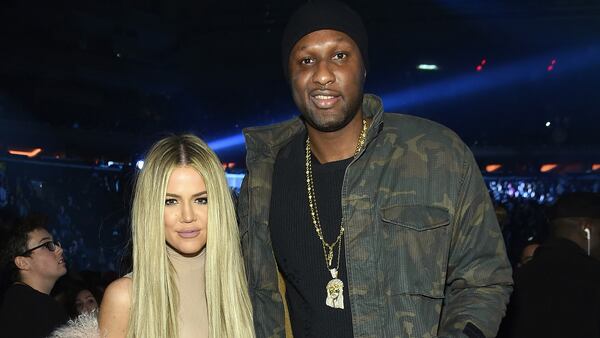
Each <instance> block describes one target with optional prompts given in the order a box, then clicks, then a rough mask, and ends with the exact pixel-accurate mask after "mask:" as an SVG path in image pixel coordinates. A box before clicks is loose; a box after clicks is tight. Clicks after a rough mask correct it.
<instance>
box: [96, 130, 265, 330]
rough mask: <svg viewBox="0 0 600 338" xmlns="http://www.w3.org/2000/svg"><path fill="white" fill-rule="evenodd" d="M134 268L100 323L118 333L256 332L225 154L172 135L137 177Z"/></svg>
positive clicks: (107, 301)
mask: <svg viewBox="0 0 600 338" xmlns="http://www.w3.org/2000/svg"><path fill="white" fill-rule="evenodd" d="M131 214H132V215H131V216H132V239H133V271H132V273H131V274H129V275H127V276H125V277H123V278H120V279H118V280H116V281H114V282H113V283H112V284H111V285H109V287H108V288H107V290H106V292H105V294H104V298H103V302H102V306H101V307H100V315H99V328H100V332H101V334H103V335H106V337H107V338H113V337H137V338H143V337H156V338H161V337H165V338H171V337H181V338H187V337H212V338H217V337H254V327H253V324H252V308H251V303H250V300H249V297H248V292H247V284H246V278H245V273H244V266H243V260H242V256H241V250H240V244H239V243H240V241H239V233H238V228H237V223H236V217H235V211H234V207H233V201H232V198H231V194H230V191H229V188H228V186H227V182H226V180H225V175H224V172H223V168H222V166H221V163H220V162H219V160H218V158H217V156H216V155H215V154H214V153H213V152H212V151H211V150H210V149H209V148H208V146H207V145H206V144H205V143H204V142H202V141H201V140H200V139H199V138H197V137H195V136H193V135H181V136H170V137H167V138H164V139H162V140H160V141H159V142H157V143H156V144H155V145H154V146H153V147H152V148H151V149H150V152H149V153H148V155H147V157H146V159H145V163H144V168H143V170H141V172H140V173H139V176H138V177H137V181H136V185H135V192H134V199H133V210H132V213H131Z"/></svg>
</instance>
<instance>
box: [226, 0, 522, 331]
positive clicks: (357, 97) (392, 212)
mask: <svg viewBox="0 0 600 338" xmlns="http://www.w3.org/2000/svg"><path fill="white" fill-rule="evenodd" d="M282 55H283V59H282V62H283V66H284V71H285V74H286V77H287V79H288V80H289V84H290V87H291V90H292V96H293V98H294V102H295V103H296V105H297V107H298V109H299V110H300V113H301V116H300V117H299V118H295V119H293V120H291V121H287V122H284V123H281V124H277V125H273V126H267V127H258V128H249V129H247V130H245V136H246V145H247V168H248V175H247V176H246V177H245V179H244V183H243V185H242V189H241V195H240V200H239V208H238V211H239V217H240V227H241V234H242V246H243V249H244V253H245V260H246V262H245V263H246V268H247V274H248V279H249V287H250V296H251V299H252V302H253V306H254V316H255V328H256V334H257V337H283V336H287V337H289V336H291V334H292V332H293V336H294V337H296V338H299V337H353V336H354V337H434V336H443V337H493V336H494V335H495V333H496V330H497V329H498V325H499V323H500V319H501V318H502V315H503V313H504V310H505V306H506V302H507V301H508V297H509V294H510V290H511V287H510V285H511V283H512V279H511V269H510V265H509V263H508V260H507V258H506V254H505V248H504V243H503V240H502V236H501V234H500V229H499V227H498V224H497V221H496V217H495V215H494V209H493V206H492V204H491V202H490V200H489V196H488V192H487V189H486V187H485V185H484V183H483V180H482V178H481V174H480V172H479V169H478V167H477V164H476V163H475V161H474V159H473V156H472V155H471V152H470V151H469V150H468V148H467V147H466V146H465V145H464V144H463V143H462V142H461V141H460V139H459V138H458V137H457V136H456V135H455V134H454V133H452V132H451V131H449V130H448V129H446V128H444V127H442V126H440V125H438V124H435V123H433V122H430V121H426V120H423V119H420V118H416V117H411V116H404V115H396V114H385V113H383V106H382V102H381V100H380V99H379V98H378V97H376V96H374V95H370V94H363V85H364V81H365V78H366V75H367V70H368V58H367V35H366V32H365V29H364V26H363V24H362V22H361V20H360V18H359V17H358V16H357V15H356V14H355V13H354V12H353V11H352V10H350V9H349V8H348V7H346V6H345V5H343V4H341V3H339V2H309V3H307V4H305V5H304V6H302V7H301V8H300V9H299V10H298V11H297V12H296V13H295V14H294V15H293V16H292V18H291V20H290V22H289V24H288V26H287V28H286V30H285V32H284V37H283V43H282ZM282 295H283V296H282ZM284 324H285V325H284ZM289 324H291V328H290V325H289Z"/></svg>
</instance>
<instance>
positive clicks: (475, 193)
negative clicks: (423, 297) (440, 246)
mask: <svg viewBox="0 0 600 338" xmlns="http://www.w3.org/2000/svg"><path fill="white" fill-rule="evenodd" d="M464 148H465V158H466V160H465V162H464V174H463V176H462V177H463V178H462V179H461V188H460V192H459V196H458V203H457V211H456V217H455V219H454V224H453V227H452V228H453V232H452V238H451V248H450V256H449V261H448V278H447V283H446V290H445V293H446V298H445V300H444V305H443V307H442V319H441V323H440V330H439V332H438V334H439V336H440V337H481V333H482V334H483V335H484V336H485V337H495V336H496V333H497V331H498V326H499V325H500V321H501V319H502V317H503V315H504V313H505V310H506V304H507V303H508V299H509V296H510V293H511V291H512V287H511V285H512V277H511V276H512V271H511V267H510V264H509V262H508V259H507V257H506V250H505V247H504V241H503V238H502V233H501V231H500V228H499V226H498V223H497V220H496V216H495V214H494V210H493V207H492V203H491V200H490V198H489V194H488V192H487V189H486V186H485V184H484V182H483V179H482V177H481V173H480V171H479V169H478V167H477V164H476V162H475V160H474V158H473V155H472V154H471V152H470V151H469V150H468V149H467V148H466V146H465V147H464ZM468 323H471V324H468ZM473 325H474V326H475V328H474V327H473ZM477 331H481V332H477Z"/></svg>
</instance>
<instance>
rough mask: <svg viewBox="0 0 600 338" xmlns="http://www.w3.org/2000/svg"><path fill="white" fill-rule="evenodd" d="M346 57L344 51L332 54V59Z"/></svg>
mask: <svg viewBox="0 0 600 338" xmlns="http://www.w3.org/2000/svg"><path fill="white" fill-rule="evenodd" d="M347 57H348V54H346V53H344V52H339V53H335V55H334V56H333V59H334V60H343V59H345V58H347Z"/></svg>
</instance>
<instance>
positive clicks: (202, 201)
mask: <svg viewBox="0 0 600 338" xmlns="http://www.w3.org/2000/svg"><path fill="white" fill-rule="evenodd" d="M196 203H198V204H202V205H204V204H208V198H207V197H200V198H197V199H196Z"/></svg>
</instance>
